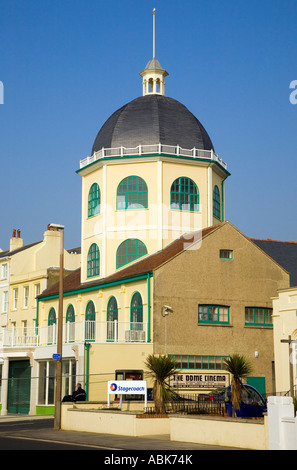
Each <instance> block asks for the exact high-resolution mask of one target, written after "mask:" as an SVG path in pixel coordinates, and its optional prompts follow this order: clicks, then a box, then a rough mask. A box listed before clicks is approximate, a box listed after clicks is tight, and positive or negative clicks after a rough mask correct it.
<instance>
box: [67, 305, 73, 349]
mask: <svg viewBox="0 0 297 470" xmlns="http://www.w3.org/2000/svg"><path fill="white" fill-rule="evenodd" d="M74 340H75V313H74V307H73V305H71V304H70V305H68V307H67V310H66V341H74Z"/></svg>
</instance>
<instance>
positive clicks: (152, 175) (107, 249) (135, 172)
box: [81, 157, 225, 282]
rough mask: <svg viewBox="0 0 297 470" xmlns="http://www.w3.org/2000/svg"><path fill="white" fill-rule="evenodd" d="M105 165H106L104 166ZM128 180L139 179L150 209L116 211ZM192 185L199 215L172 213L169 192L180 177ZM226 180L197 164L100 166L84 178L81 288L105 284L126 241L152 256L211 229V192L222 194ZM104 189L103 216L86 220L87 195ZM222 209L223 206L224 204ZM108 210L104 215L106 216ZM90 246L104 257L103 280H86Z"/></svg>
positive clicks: (156, 160) (148, 161)
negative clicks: (140, 245)
mask: <svg viewBox="0 0 297 470" xmlns="http://www.w3.org/2000/svg"><path fill="white" fill-rule="evenodd" d="M103 163H104V164H103ZM127 176H139V177H141V178H143V179H144V180H145V182H146V183H147V186H148V208H147V209H138V210H117V201H116V195H117V188H118V185H119V184H120V182H121V181H122V180H123V179H124V178H126V177H127ZM183 176H184V177H188V178H191V179H193V181H194V182H195V183H196V184H197V186H198V189H199V199H200V201H199V202H200V208H199V209H200V210H199V212H191V211H185V210H184V211H179V210H171V209H170V188H171V185H172V183H173V181H174V180H175V179H176V178H178V177H183ZM224 176H225V175H224V174H223V173H222V172H221V171H219V169H218V167H217V166H216V165H215V164H213V163H212V164H208V165H205V164H201V162H199V161H196V160H192V159H191V160H184V159H181V160H180V161H176V159H173V158H170V157H149V158H144V157H140V158H139V159H126V160H125V159H123V160H115V161H108V162H107V163H106V162H101V163H100V162H99V163H96V164H95V165H91V166H90V168H89V169H84V172H82V180H83V181H82V276H81V279H82V282H86V281H89V280H93V279H96V278H102V277H105V276H108V275H109V274H111V273H113V272H115V271H116V251H117V248H118V246H119V245H120V244H121V243H122V241H124V240H126V239H127V238H138V239H140V240H142V241H143V242H144V243H145V245H146V247H147V250H148V254H152V253H154V252H156V251H158V250H160V249H162V248H164V247H165V246H166V245H168V244H169V243H171V242H172V241H173V240H175V239H176V238H178V237H180V236H181V235H182V234H183V233H186V232H191V231H194V230H199V229H201V228H203V227H207V226H210V225H213V224H215V223H217V222H218V219H216V218H215V217H213V215H212V200H213V188H214V185H215V184H217V185H218V187H219V190H220V195H221V199H222V194H221V182H222V180H223V178H224ZM95 182H96V183H97V184H98V185H99V187H100V195H101V211H100V214H98V215H96V216H93V217H90V218H89V217H88V195H89V191H90V188H91V186H92V184H93V183H95ZM221 206H222V200H221ZM104 208H105V210H104ZM92 243H96V244H97V245H98V247H99V251H100V275H99V276H96V277H94V278H92V279H88V277H87V256H88V251H89V248H90V246H91V245H92Z"/></svg>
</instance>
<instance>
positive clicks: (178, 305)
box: [31, 50, 289, 413]
mask: <svg viewBox="0 0 297 470" xmlns="http://www.w3.org/2000/svg"><path fill="white" fill-rule="evenodd" d="M140 76H141V77H142V96H140V97H138V98H136V99H134V100H132V101H130V102H129V103H127V104H125V105H124V106H122V107H121V108H119V109H118V110H116V111H115V112H114V113H113V114H112V115H111V116H110V117H109V118H108V119H107V121H106V122H105V123H104V124H103V125H102V127H101V129H100V130H99V132H98V134H97V136H96V137H95V139H94V143H93V147H92V152H91V155H90V156H88V157H86V158H84V159H83V160H81V161H80V166H79V169H78V170H77V173H78V175H80V176H81V178H82V220H81V268H80V269H77V270H76V271H74V272H73V273H72V274H70V275H69V276H67V277H66V278H65V279H64V283H63V292H64V297H63V354H62V371H64V372H63V377H62V395H64V392H65V391H66V383H67V380H68V379H69V376H70V375H71V376H72V382H73V383H74V382H76V381H80V382H82V383H83V384H84V388H85V389H86V392H87V398H88V400H89V401H106V400H107V382H108V380H116V379H118V380H125V379H138V380H139V379H146V371H145V366H144V362H145V359H146V357H147V355H148V354H150V353H154V354H168V355H170V356H173V357H174V358H175V360H176V362H177V366H178V367H179V368H180V371H181V372H180V374H179V383H178V384H177V382H175V381H173V386H175V387H178V388H179V390H180V392H181V393H182V392H184V391H187V392H199V391H202V392H205V391H207V390H211V389H212V388H214V387H215V388H217V387H218V386H225V385H228V384H229V376H228V374H227V373H224V370H223V369H224V367H223V359H224V357H228V355H229V354H232V353H234V352H237V353H240V354H245V355H246V356H247V357H248V358H249V359H251V362H252V363H253V377H250V378H249V380H250V383H252V384H255V383H256V384H257V385H258V386H261V387H260V388H261V391H262V392H263V391H265V390H266V389H267V390H269V391H271V390H272V388H273V379H272V375H273V374H272V365H273V332H272V320H271V313H272V310H271V309H272V303H271V297H272V296H274V295H275V294H276V292H277V289H280V288H287V287H288V286H289V274H288V272H287V271H285V270H284V269H283V268H282V267H281V266H280V265H279V264H277V263H276V262H275V261H274V260H273V259H272V258H270V257H269V256H267V255H266V253H265V252H264V251H262V250H261V249H260V248H259V247H257V246H256V245H255V244H254V243H253V242H252V241H251V240H250V239H249V238H247V237H246V236H245V235H243V234H242V233H241V232H240V231H239V230H238V229H237V228H236V227H234V226H233V225H232V224H231V223H230V222H227V221H225V182H226V179H227V177H228V176H229V175H230V174H229V172H228V170H227V165H226V163H225V162H224V161H223V160H222V159H221V158H219V156H218V155H217V154H216V151H215V148H214V145H213V143H212V141H211V138H210V136H209V135H208V133H207V131H206V129H205V128H204V127H203V125H202V124H201V122H200V121H199V120H198V119H197V118H196V117H195V115H194V114H192V112H191V111H189V110H188V109H187V108H186V107H185V106H184V105H183V104H182V103H180V102H178V101H176V100H175V99H173V98H169V97H167V96H166V94H165V78H166V77H167V76H168V73H167V71H166V70H165V69H163V67H162V66H161V65H160V63H159V61H158V60H157V59H156V57H155V54H154V50H153V58H152V60H150V61H149V62H148V64H147V65H146V67H145V68H144V70H142V71H141V72H140ZM37 302H38V314H37V318H36V325H37V327H38V332H39V333H38V334H39V335H40V341H39V346H38V347H37V348H36V350H35V353H34V360H33V371H32V376H35V377H37V376H38V377H39V383H38V386H37V385H36V384H35V388H34V393H32V394H31V410H33V411H32V412H34V411H35V407H36V406H37V408H36V409H38V412H40V413H42V412H45V411H44V410H47V412H48V410H50V409H51V408H52V407H53V405H54V402H53V396H52V394H50V393H48V390H49V387H50V386H51V384H50V383H49V381H48V374H47V373H46V372H45V371H49V370H54V368H55V364H54V361H53V359H52V356H53V353H55V352H56V349H57V346H56V336H55V331H56V330H55V325H56V322H57V318H58V311H59V283H57V284H55V285H53V286H52V287H50V288H48V289H46V290H45V291H43V292H42V294H41V295H39V296H38V297H37ZM255 315H256V316H257V319H255V318H256V317H255ZM256 352H257V355H256ZM189 372H191V373H190V374H189ZM197 374H199V377H202V379H201V380H199V381H198V380H195V376H196V375H197ZM73 375H75V379H74V378H73ZM191 377H192V378H193V379H191ZM210 377H211V379H210ZM182 384H183V386H182ZM148 386H149V384H148ZM264 389H265V390H264Z"/></svg>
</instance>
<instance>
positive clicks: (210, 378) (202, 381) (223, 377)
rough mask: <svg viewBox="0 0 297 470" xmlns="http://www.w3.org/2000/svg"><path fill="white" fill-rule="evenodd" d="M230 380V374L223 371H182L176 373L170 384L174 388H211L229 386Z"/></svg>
mask: <svg viewBox="0 0 297 470" xmlns="http://www.w3.org/2000/svg"><path fill="white" fill-rule="evenodd" d="M229 381H230V376H229V374H226V373H224V372H221V373H212V372H208V373H206V374H205V373H200V372H198V373H197V372H196V373H187V374H185V373H181V374H175V375H174V376H173V377H172V378H171V380H170V385H171V387H172V388H174V389H185V388H188V389H192V390H197V389H203V388H204V389H209V388H223V387H228V385H229Z"/></svg>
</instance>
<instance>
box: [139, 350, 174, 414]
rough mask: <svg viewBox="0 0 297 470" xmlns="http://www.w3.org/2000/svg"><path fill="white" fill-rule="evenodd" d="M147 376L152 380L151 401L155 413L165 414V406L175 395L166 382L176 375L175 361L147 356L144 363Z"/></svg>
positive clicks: (164, 357)
mask: <svg viewBox="0 0 297 470" xmlns="http://www.w3.org/2000/svg"><path fill="white" fill-rule="evenodd" d="M145 365H146V367H147V369H148V371H147V373H148V375H149V376H150V377H151V378H152V379H153V381H154V384H153V399H154V403H155V409H156V412H157V413H165V412H166V410H165V404H166V403H167V402H169V401H171V400H172V399H173V398H174V397H175V395H176V393H175V392H174V390H172V388H170V386H169V383H168V382H167V381H168V379H169V378H170V376H171V375H173V374H175V373H176V371H177V370H176V368H175V361H174V360H173V359H172V358H171V357H168V356H162V355H161V356H155V355H154V354H149V356H148V357H147V359H146V361H145Z"/></svg>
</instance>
